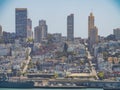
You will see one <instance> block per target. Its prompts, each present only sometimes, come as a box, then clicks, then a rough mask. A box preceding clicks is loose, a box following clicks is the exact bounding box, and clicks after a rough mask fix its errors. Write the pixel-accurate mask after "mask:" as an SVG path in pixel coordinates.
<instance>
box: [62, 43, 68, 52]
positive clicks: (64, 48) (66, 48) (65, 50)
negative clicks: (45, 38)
mask: <svg viewBox="0 0 120 90" xmlns="http://www.w3.org/2000/svg"><path fill="white" fill-rule="evenodd" d="M67 51H68V44H67V43H65V44H64V47H63V52H65V53H67Z"/></svg>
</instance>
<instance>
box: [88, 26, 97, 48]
mask: <svg viewBox="0 0 120 90" xmlns="http://www.w3.org/2000/svg"><path fill="white" fill-rule="evenodd" d="M89 40H90V47H91V48H92V46H93V45H94V44H97V43H98V28H97V27H94V28H92V29H91V30H90V39H89Z"/></svg>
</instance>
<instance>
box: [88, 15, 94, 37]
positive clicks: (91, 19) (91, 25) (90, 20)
mask: <svg viewBox="0 0 120 90" xmlns="http://www.w3.org/2000/svg"><path fill="white" fill-rule="evenodd" d="M93 28H94V16H93V13H90V16H88V38H89V37H90V30H91V29H93Z"/></svg>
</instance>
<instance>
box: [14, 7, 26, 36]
mask: <svg viewBox="0 0 120 90" xmlns="http://www.w3.org/2000/svg"><path fill="white" fill-rule="evenodd" d="M15 28H16V36H17V37H18V38H27V8H16V9H15Z"/></svg>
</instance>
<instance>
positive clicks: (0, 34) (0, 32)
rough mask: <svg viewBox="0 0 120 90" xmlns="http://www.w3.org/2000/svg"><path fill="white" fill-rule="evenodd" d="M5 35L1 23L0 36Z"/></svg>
mask: <svg viewBox="0 0 120 90" xmlns="http://www.w3.org/2000/svg"><path fill="white" fill-rule="evenodd" d="M2 35H3V32H2V26H1V25H0V37H1V36H2Z"/></svg>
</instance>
